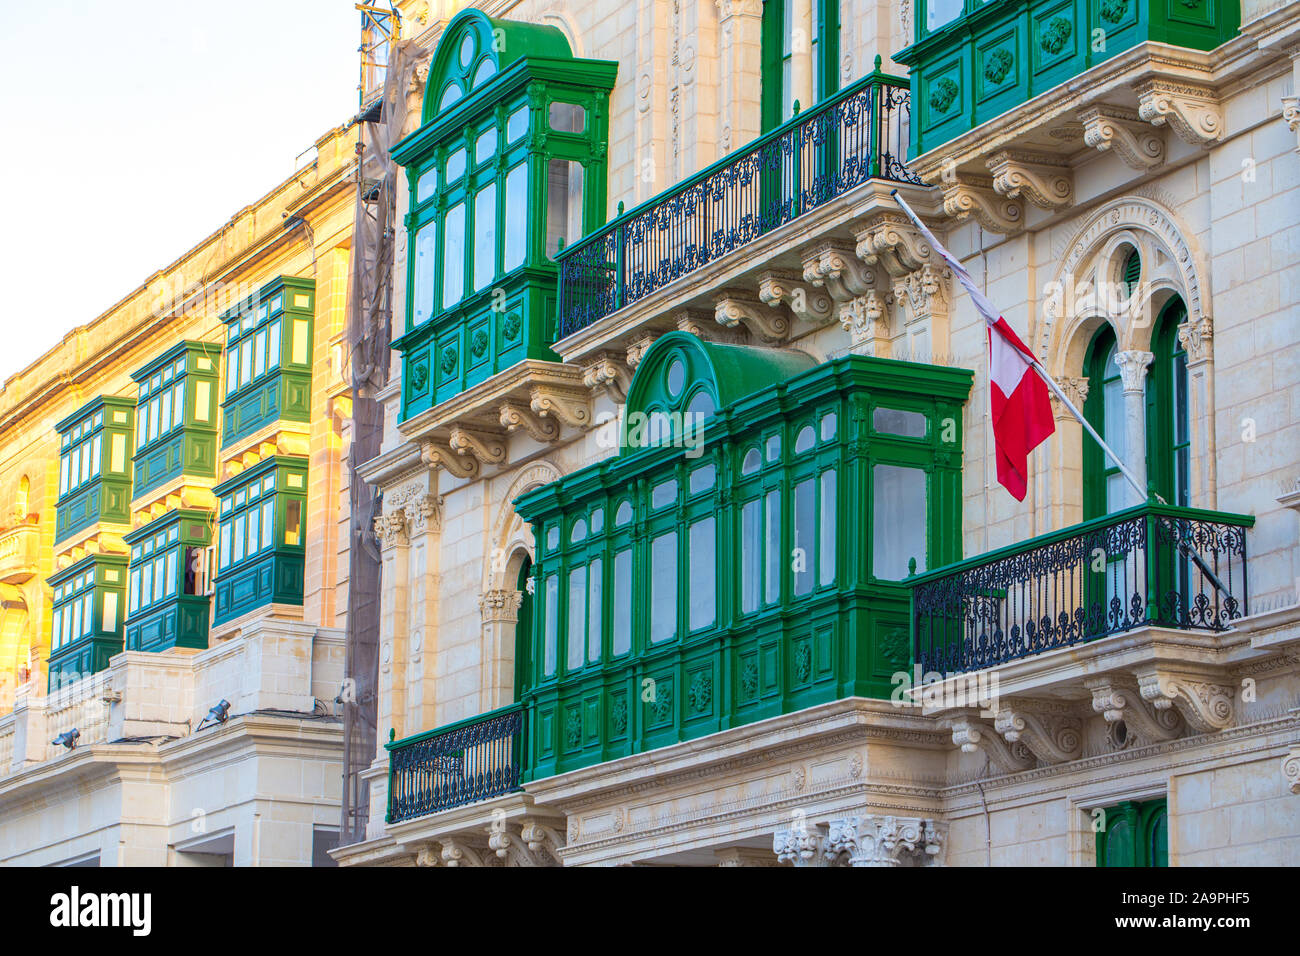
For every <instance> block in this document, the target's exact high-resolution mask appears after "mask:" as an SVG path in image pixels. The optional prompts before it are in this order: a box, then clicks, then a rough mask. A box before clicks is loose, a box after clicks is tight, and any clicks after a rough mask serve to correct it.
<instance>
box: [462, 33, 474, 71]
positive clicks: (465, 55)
mask: <svg viewBox="0 0 1300 956" xmlns="http://www.w3.org/2000/svg"><path fill="white" fill-rule="evenodd" d="M472 59H474V34H472V33H466V34H465V39H463V40H461V41H460V66H461V69H463V70H468V69H469V62H470V60H472Z"/></svg>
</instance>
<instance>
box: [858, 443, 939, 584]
mask: <svg viewBox="0 0 1300 956" xmlns="http://www.w3.org/2000/svg"><path fill="white" fill-rule="evenodd" d="M871 477H872V496H873V504H872V509H871V519H872V527H871V573H872V575H873V576H875V577H877V578H879V579H881V580H884V581H901V580H903V579H904V578H906V577H907V573H908V561H909V560H910V559H912V558H915V559H916V571H917V573H918V574H919V573H920V572H922V571H924V570H925V558H926V538H925V530H926V524H927V522H926V474H925V470H924V469H922V468H904V467H901V466H898V465H876V466H875V468H873V469H872V472H871Z"/></svg>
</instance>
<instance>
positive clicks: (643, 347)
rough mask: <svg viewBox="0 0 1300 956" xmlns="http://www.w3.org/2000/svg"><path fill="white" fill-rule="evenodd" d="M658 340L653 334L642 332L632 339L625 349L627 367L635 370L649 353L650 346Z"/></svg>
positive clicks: (656, 335)
mask: <svg viewBox="0 0 1300 956" xmlns="http://www.w3.org/2000/svg"><path fill="white" fill-rule="evenodd" d="M657 338H659V336H658V334H656V333H654V332H644V333H642V334H641V335H638V336H637V337H636V338H634V339H633V340H632V342H631V344H629V345H628V347H627V367H628V368H630V369H635V368H636V367H637V366H638V365H640V364H641V359H642V358H644V357H645V353H646V352H647V351H649V349H650V346H652V345H654V344H655V339H657Z"/></svg>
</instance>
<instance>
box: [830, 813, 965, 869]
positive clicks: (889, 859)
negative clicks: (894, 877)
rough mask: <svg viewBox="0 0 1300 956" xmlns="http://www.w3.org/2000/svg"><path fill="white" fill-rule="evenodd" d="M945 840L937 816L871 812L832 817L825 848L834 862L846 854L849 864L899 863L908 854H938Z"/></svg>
mask: <svg viewBox="0 0 1300 956" xmlns="http://www.w3.org/2000/svg"><path fill="white" fill-rule="evenodd" d="M943 843H944V834H943V832H942V830H941V828H940V827H939V825H938V824H936V823H935V822H934V821H933V820H923V819H921V818H919V817H893V816H884V817H882V816H875V815H868V816H862V817H848V818H845V819H843V820H832V821H831V822H830V829H829V833H828V835H827V838H826V846H825V850H824V852H825V855H826V857H827V858H828V859H829V860H831V861H832V862H835V861H837V860H838V859H839V858H841V857H844V858H846V859H847V863H848V865H849V866H859V867H868V866H870V867H878V866H898V865H899V864H900V863H901V862H902V860H903V857H905V856H915V855H920V856H921V858H922V859H926V858H929V859H934V858H936V857H938V856H939V854H940V853H941V852H942V851H943Z"/></svg>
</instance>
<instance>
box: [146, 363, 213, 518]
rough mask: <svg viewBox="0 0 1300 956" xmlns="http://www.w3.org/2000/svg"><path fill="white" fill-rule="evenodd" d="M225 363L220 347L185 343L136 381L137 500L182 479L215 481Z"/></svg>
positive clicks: (150, 364) (148, 369)
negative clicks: (221, 378)
mask: <svg viewBox="0 0 1300 956" xmlns="http://www.w3.org/2000/svg"><path fill="white" fill-rule="evenodd" d="M220 361H221V346H220V345H216V344H214V343H209V342H182V343H180V344H179V345H177V346H176V347H175V348H172V349H168V350H167V351H166V352H164V353H163V354H162V355H160V356H158V357H157V358H156V359H154V360H153V361H152V362H150V363H149V364H148V365H146V366H145V367H144V368H142V369H140V370H139V371H138V372H136V373H135V374H134V375H132V376H131V377H132V378H133V379H134V380H135V381H136V382H137V383H138V384H139V386H140V392H139V398H138V401H137V403H136V412H135V456H134V457H133V458H132V462H133V463H134V465H135V485H134V491H133V496H134V497H136V498H138V497H140V496H141V495H144V494H147V493H148V492H150V491H152V490H154V489H155V488H158V487H161V486H162V485H164V484H166V483H167V482H169V481H171V480H172V479H173V478H177V477H179V476H181V475H194V476H196V477H202V478H214V477H216V474H217V379H218V376H219V374H220V367H219V366H220Z"/></svg>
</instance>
